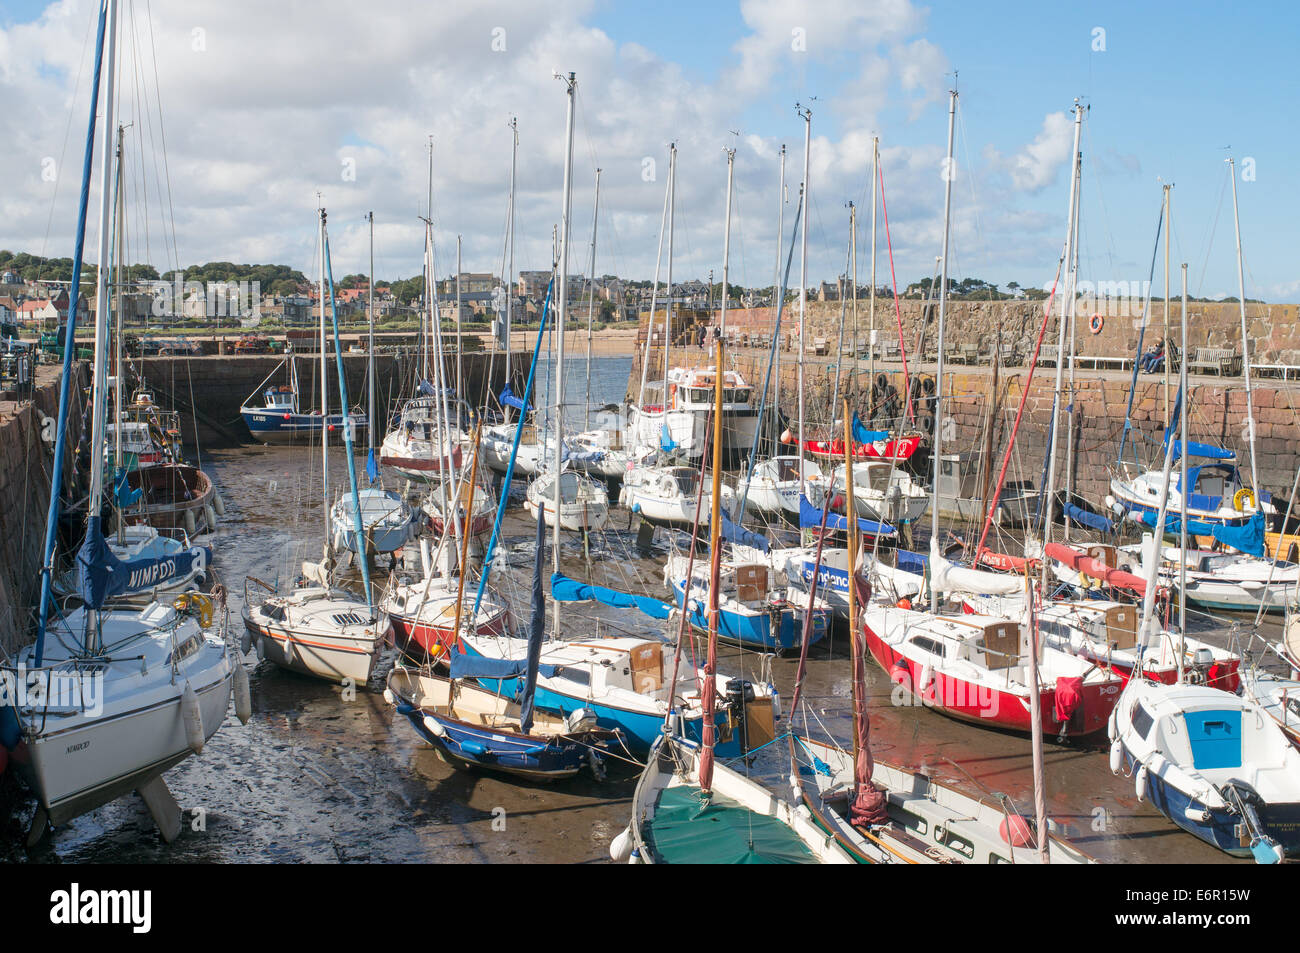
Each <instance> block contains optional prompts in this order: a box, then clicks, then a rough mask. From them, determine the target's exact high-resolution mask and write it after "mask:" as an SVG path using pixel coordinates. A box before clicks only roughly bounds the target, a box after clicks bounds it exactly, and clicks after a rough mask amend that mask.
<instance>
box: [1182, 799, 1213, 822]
mask: <svg viewBox="0 0 1300 953" xmlns="http://www.w3.org/2000/svg"><path fill="white" fill-rule="evenodd" d="M1183 816H1184V817H1185V818H1187V819H1188V820H1189V821H1191V822H1192V823H1193V824H1204V823H1206V822H1207V821H1209V819H1210V812H1209V810H1208V809H1206V808H1204V807H1197V806H1196V805H1195V803H1192V804H1189V805H1187V807H1185V808H1183Z"/></svg>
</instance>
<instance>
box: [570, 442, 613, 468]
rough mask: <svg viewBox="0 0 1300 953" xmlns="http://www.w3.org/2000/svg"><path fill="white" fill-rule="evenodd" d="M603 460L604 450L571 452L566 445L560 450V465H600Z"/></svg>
mask: <svg viewBox="0 0 1300 953" xmlns="http://www.w3.org/2000/svg"><path fill="white" fill-rule="evenodd" d="M604 459H605V451H604V450H571V449H570V448H569V445H568V444H567V443H566V444H564V445H563V446H562V447H561V448H560V461H561V462H562V463H576V464H578V465H580V466H590V465H595V464H597V463H600V461H602V460H604Z"/></svg>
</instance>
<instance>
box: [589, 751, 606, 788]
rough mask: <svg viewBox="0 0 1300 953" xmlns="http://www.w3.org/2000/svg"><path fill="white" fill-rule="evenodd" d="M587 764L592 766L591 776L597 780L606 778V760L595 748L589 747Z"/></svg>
mask: <svg viewBox="0 0 1300 953" xmlns="http://www.w3.org/2000/svg"><path fill="white" fill-rule="evenodd" d="M587 766H588V767H589V768H591V776H592V777H593V778H595V779H596V780H597V781H604V780H605V762H604V760H603V759H602V758H601V757H600V755H598V754H596V749H595V748H588V749H587Z"/></svg>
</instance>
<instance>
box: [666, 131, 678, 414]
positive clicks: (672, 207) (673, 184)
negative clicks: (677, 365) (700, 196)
mask: <svg viewBox="0 0 1300 953" xmlns="http://www.w3.org/2000/svg"><path fill="white" fill-rule="evenodd" d="M676 212H677V143H675V142H674V143H673V144H672V147H671V148H670V149H669V151H668V287H667V289H666V290H667V292H668V299H667V301H666V303H665V305H664V393H663V398H664V399H663V404H664V425H665V426H667V424H668V411H669V410H670V409H671V408H669V406H668V346H669V345H670V344H671V343H672V340H673V235H674V232H675V228H674V224H675V223H674V219H675V215H676Z"/></svg>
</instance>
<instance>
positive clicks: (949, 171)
mask: <svg viewBox="0 0 1300 953" xmlns="http://www.w3.org/2000/svg"><path fill="white" fill-rule="evenodd" d="M956 123H957V90H955V89H954V90H952V91H951V92H949V94H948V164H947V166H946V167H945V168H944V173H945V174H944V177H943V179H944V182H943V263H942V265H941V266H940V269H939V344H938V348H939V355H938V357H939V361H938V365H937V367H936V368H935V387H934V435H933V438H932V439H933V444H932V449H931V451H930V455H931V457H933V460H932V463H933V465H934V472H933V475H932V477H931V480H932V484H931V492H932V493H933V495H934V498H933V499H932V500H931V502H930V548H931V552H935V551H937V547H938V545H939V473H940V470H941V467H942V459H943V424H942V420H943V414H942V412H941V410H942V407H943V402H942V399H943V335H944V325H945V321H946V309H947V303H948V225H949V220H950V218H951V215H952V180H953V178H954V175H955V173H954V170H953V164H952V156H953V152H952V150H953V134H954V131H955V129H956ZM845 479H846V481H847V480H852V479H853V474H852V472H849V473H846V474H845ZM850 581H851V580H850ZM930 610H931V611H932V612H935V613H937V612H938V611H939V590H938V589H936V588H935V587H934V586H931V587H930Z"/></svg>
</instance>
